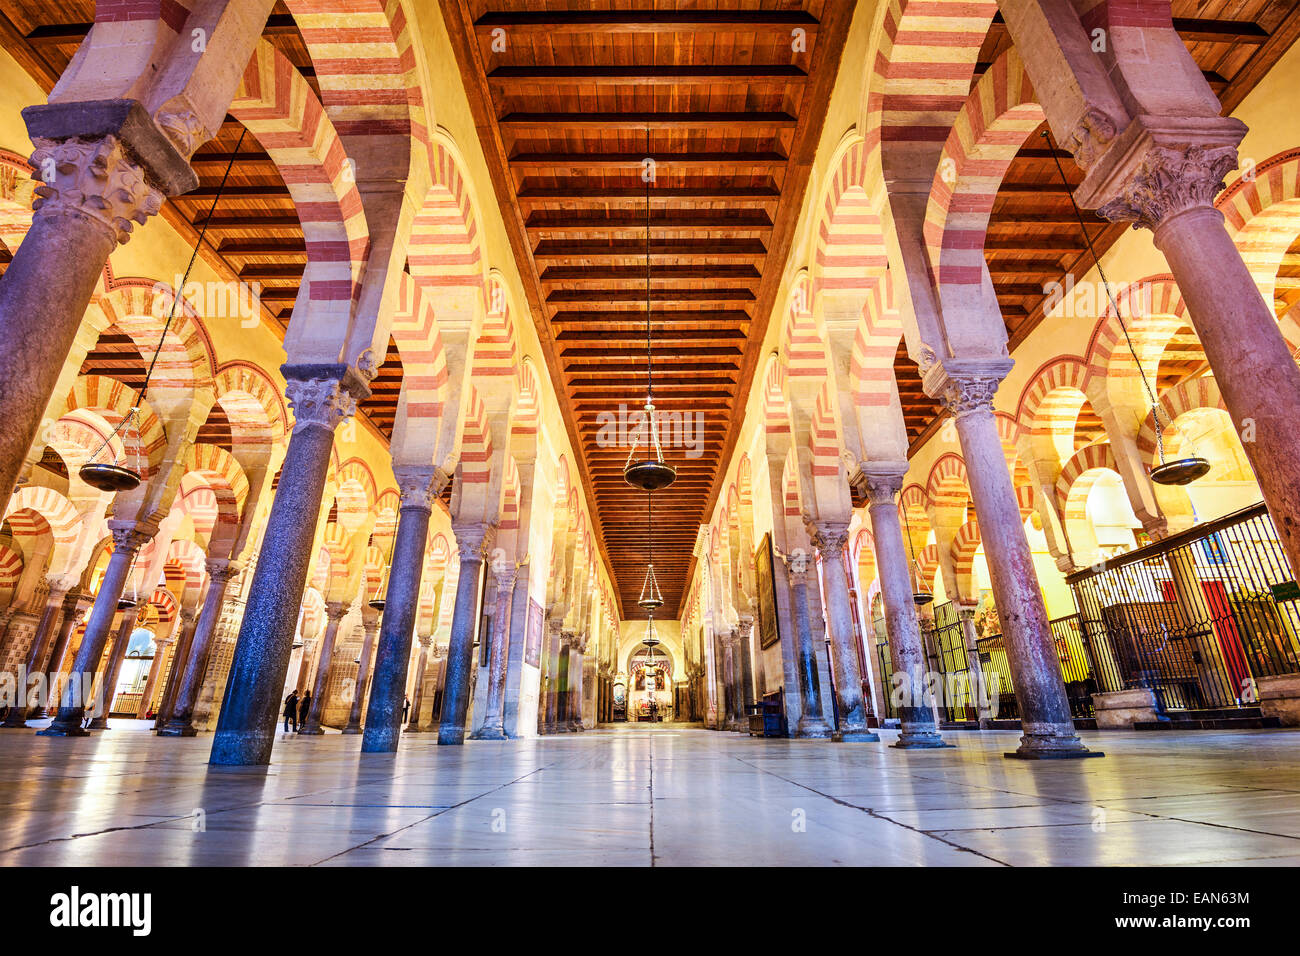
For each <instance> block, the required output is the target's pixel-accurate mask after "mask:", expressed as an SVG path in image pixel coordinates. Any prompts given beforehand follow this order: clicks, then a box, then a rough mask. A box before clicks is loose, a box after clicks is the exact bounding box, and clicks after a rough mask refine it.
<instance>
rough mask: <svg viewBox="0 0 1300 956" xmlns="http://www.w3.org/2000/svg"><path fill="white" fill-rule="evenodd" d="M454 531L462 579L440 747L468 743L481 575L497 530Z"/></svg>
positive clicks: (480, 527) (478, 527) (473, 527)
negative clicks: (484, 560) (471, 679)
mask: <svg viewBox="0 0 1300 956" xmlns="http://www.w3.org/2000/svg"><path fill="white" fill-rule="evenodd" d="M452 531H454V532H455V534H456V547H457V549H458V550H459V552H460V576H459V577H458V578H457V580H456V610H455V612H454V613H453V615H452V619H451V641H450V643H449V644H448V646H447V671H446V678H445V684H446V686H445V689H444V690H443V695H442V721H441V723H440V724H439V726H438V743H440V744H450V745H452V746H458V745H460V744H463V743H464V742H465V718H466V717H467V716H468V714H469V697H470V678H471V676H472V671H473V668H474V627H475V625H476V624H477V621H476V620H475V611H476V610H477V608H478V595H479V575H480V572H481V571H482V569H483V551H484V549H485V548H486V547H487V546H488V544H489V542H490V538H491V535H492V532H493V531H494V529H493V528H492V527H491V526H489V525H486V524H472V525H465V526H463V527H459V528H455V527H453V528H452Z"/></svg>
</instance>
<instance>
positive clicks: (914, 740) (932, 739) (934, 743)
mask: <svg viewBox="0 0 1300 956" xmlns="http://www.w3.org/2000/svg"><path fill="white" fill-rule="evenodd" d="M892 746H893V748H894V749H895V750H943V749H945V748H946V749H952V747H953V745H952V744H950V743H948V742H947V741H945V740H944V739H943V738H942V737H940V736H939V735H938V734H937V733H935V732H934V731H928V732H926V731H922V732H920V733H903V734H902V735H900V736H899V738H898V742H897V743H895V744H893V745H892Z"/></svg>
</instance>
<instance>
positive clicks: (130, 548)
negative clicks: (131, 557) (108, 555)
mask: <svg viewBox="0 0 1300 956" xmlns="http://www.w3.org/2000/svg"><path fill="white" fill-rule="evenodd" d="M110 533H111V534H112V535H113V552H114V553H115V554H116V553H118V552H120V551H126V552H129V553H132V554H134V553H135V552H136V551H139V550H140V549H141V548H143V547H144V546H145V544H146V543H147V542H148V541H149V539H150V538H152V537H153V534H152V533H150V532H148V531H142V530H141V529H139V528H136V527H134V526H132V527H126V528H111V529H110Z"/></svg>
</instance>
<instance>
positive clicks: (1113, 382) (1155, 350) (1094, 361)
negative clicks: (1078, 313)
mask: <svg viewBox="0 0 1300 956" xmlns="http://www.w3.org/2000/svg"><path fill="white" fill-rule="evenodd" d="M1115 297H1116V301H1117V303H1118V305H1119V308H1120V314H1121V315H1122V316H1123V317H1124V325H1125V326H1126V327H1127V328H1128V338H1127V340H1126V338H1125V335H1124V329H1123V328H1121V327H1120V322H1119V318H1118V317H1117V316H1116V314H1115V310H1114V309H1112V308H1111V306H1110V303H1109V302H1106V303H1105V311H1104V312H1102V316H1101V319H1100V320H1099V321H1098V322H1097V327H1096V328H1095V329H1094V330H1093V333H1092V340H1091V342H1089V344H1088V353H1087V359H1086V361H1087V365H1088V376H1089V383H1088V389H1087V392H1088V394H1089V396H1090V398H1091V399H1093V400H1094V405H1096V404H1097V403H1099V402H1101V401H1103V400H1104V401H1107V402H1110V403H1111V404H1113V405H1115V406H1117V407H1133V406H1136V407H1138V408H1145V407H1147V406H1149V405H1150V401H1149V399H1148V398H1147V396H1146V390H1145V388H1144V387H1143V385H1142V373H1143V372H1145V373H1146V376H1147V378H1148V379H1150V380H1152V381H1153V382H1154V381H1155V378H1156V373H1157V371H1158V369H1159V367H1160V357H1161V356H1162V355H1163V354H1164V351H1165V346H1167V345H1168V344H1169V340H1170V339H1172V338H1173V337H1174V334H1175V333H1176V332H1177V331H1178V330H1179V329H1180V328H1182V327H1183V326H1185V325H1188V324H1189V321H1190V320H1189V319H1188V317H1187V306H1186V304H1185V303H1184V302H1183V296H1182V293H1181V292H1180V291H1179V289H1178V284H1177V283H1176V282H1174V277H1173V276H1171V275H1153V276H1147V277H1146V278H1145V279H1139V280H1138V281H1136V282H1133V283H1130V284H1129V285H1126V286H1124V287H1123V288H1121V289H1118V290H1116V296H1115ZM1129 340H1131V341H1132V350H1130V346H1129ZM1133 351H1136V352H1137V354H1138V358H1139V359H1140V360H1141V366H1139V365H1138V361H1137V360H1136V359H1134V358H1133Z"/></svg>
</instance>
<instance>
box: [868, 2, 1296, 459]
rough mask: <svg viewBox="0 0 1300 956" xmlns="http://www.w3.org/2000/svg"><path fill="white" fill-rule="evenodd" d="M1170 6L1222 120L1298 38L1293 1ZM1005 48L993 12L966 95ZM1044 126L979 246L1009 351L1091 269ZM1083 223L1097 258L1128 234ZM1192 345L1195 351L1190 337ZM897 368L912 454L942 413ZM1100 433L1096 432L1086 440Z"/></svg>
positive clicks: (1006, 185) (1291, 286)
mask: <svg viewBox="0 0 1300 956" xmlns="http://www.w3.org/2000/svg"><path fill="white" fill-rule="evenodd" d="M1172 6H1173V14H1174V26H1175V27H1176V28H1177V29H1178V32H1179V34H1180V35H1181V36H1182V38H1183V41H1184V42H1185V43H1186V44H1187V48H1188V50H1189V51H1190V52H1191V54H1192V56H1193V58H1194V59H1195V60H1196V62H1197V64H1198V65H1199V66H1200V67H1201V70H1202V71H1203V73H1204V75H1205V78H1206V80H1207V81H1208V82H1209V84H1210V88H1211V89H1213V90H1214V92H1215V94H1216V95H1217V96H1218V97H1219V100H1220V102H1222V104H1223V111H1224V113H1225V114H1227V113H1230V112H1232V111H1233V110H1234V109H1236V108H1237V107H1238V106H1239V105H1240V104H1241V101H1242V100H1243V99H1245V98H1246V95H1247V94H1248V93H1249V92H1250V91H1251V90H1252V89H1254V88H1255V85H1256V84H1257V83H1258V82H1259V81H1260V80H1261V79H1262V78H1263V77H1264V75H1265V74H1266V73H1267V72H1268V71H1269V70H1270V69H1272V67H1273V65H1274V64H1276V63H1277V61H1278V60H1279V59H1280V58H1281V57H1282V55H1283V54H1284V53H1285V52H1286V51H1287V50H1288V49H1289V48H1290V46H1291V44H1292V43H1293V42H1294V41H1295V39H1296V37H1297V35H1300V3H1298V2H1297V0H1282V2H1278V0H1173V4H1172ZM1010 46H1011V37H1010V34H1009V33H1008V32H1007V28H1006V25H1005V23H1003V21H1002V17H1001V14H999V15H997V16H996V17H995V18H994V20H993V23H992V25H991V26H990V28H989V31H988V34H987V35H986V36H985V38H984V44H983V46H982V47H981V48H980V53H979V59H978V62H977V64H976V67H975V77H974V80H973V81H972V83H971V86H972V88H973V87H974V85H975V82H976V81H978V80H979V78H980V77H981V76H982V75H983V74H984V71H985V70H987V69H988V68H989V67H990V66H991V65H992V64H993V63H994V61H996V60H997V58H998V57H999V56H1000V55H1001V54H1002V53H1003V52H1005V51H1006V50H1007V49H1008V48H1010ZM1046 128H1047V124H1046V123H1044V124H1043V125H1042V126H1041V127H1039V129H1037V130H1035V131H1034V132H1033V134H1032V135H1030V136H1029V137H1028V139H1027V140H1026V141H1025V144H1024V147H1023V148H1022V149H1021V150H1020V152H1019V153H1018V154H1017V156H1016V158H1015V160H1014V161H1013V162H1012V163H1011V166H1010V168H1008V170H1007V172H1006V176H1005V177H1004V178H1003V181H1002V187H1001V189H999V190H998V194H997V198H996V199H995V200H994V205H993V214H992V216H991V217H990V219H989V231H988V239H987V241H986V242H985V245H984V258H985V260H986V261H987V262H988V266H989V272H990V273H991V275H992V278H993V286H994V288H995V289H996V291H997V295H998V302H999V303H1000V304H1001V306H1002V318H1003V321H1004V322H1005V323H1006V327H1007V336H1008V339H1009V341H1008V343H1007V344H1008V347H1009V348H1011V349H1013V350H1014V349H1015V347H1016V346H1017V345H1019V344H1020V343H1021V342H1022V341H1024V339H1025V337H1026V336H1027V335H1028V334H1029V333H1030V332H1032V331H1033V330H1034V328H1035V327H1036V326H1037V325H1038V323H1039V322H1041V321H1042V318H1043V304H1044V302H1045V300H1046V299H1047V295H1046V293H1045V291H1044V289H1045V287H1047V286H1049V284H1050V283H1053V282H1055V283H1061V284H1062V285H1064V283H1065V282H1066V276H1067V275H1073V276H1074V279H1075V280H1076V281H1077V280H1080V279H1082V278H1083V277H1084V276H1085V275H1086V274H1087V272H1088V270H1089V269H1090V268H1091V267H1092V257H1091V255H1090V254H1089V253H1088V252H1087V249H1086V247H1085V245H1084V241H1083V236H1082V234H1081V232H1080V229H1079V223H1078V221H1077V220H1076V219H1075V218H1074V213H1073V210H1072V209H1071V208H1070V199H1069V193H1068V192H1067V190H1066V188H1065V187H1064V186H1063V185H1062V183H1061V177H1060V173H1059V172H1058V171H1057V168H1056V162H1055V159H1056V158H1059V159H1060V161H1061V165H1062V166H1063V167H1064V169H1065V175H1066V178H1067V179H1068V181H1069V183H1070V189H1071V190H1072V189H1073V188H1074V187H1075V186H1077V185H1078V184H1079V182H1080V181H1082V179H1083V174H1082V172H1081V171H1080V170H1079V168H1078V166H1076V165H1075V163H1074V160H1073V158H1072V157H1071V156H1070V154H1069V153H1067V152H1065V151H1064V150H1057V149H1055V148H1054V144H1051V143H1050V142H1048V141H1046V140H1044V139H1043V137H1042V136H1041V135H1040V134H1041V132H1042V131H1043V130H1045V129H1046ZM1258 158H1263V157H1258ZM1083 215H1084V221H1085V228H1086V229H1087V230H1088V235H1089V236H1090V237H1091V238H1092V241H1093V245H1094V247H1095V248H1096V250H1097V254H1098V255H1099V256H1100V255H1104V254H1105V252H1106V250H1107V249H1109V248H1110V247H1111V245H1113V244H1114V242H1115V241H1116V240H1117V239H1118V238H1119V237H1120V236H1121V235H1123V233H1124V232H1125V230H1126V229H1128V228H1129V227H1128V226H1127V224H1124V223H1109V222H1106V221H1104V220H1101V219H1098V218H1097V217H1096V216H1095V215H1094V214H1092V213H1091V212H1088V211H1085V212H1084V214H1083ZM1289 259H1290V257H1289ZM1297 264H1300V263H1297V262H1294V261H1289V262H1288V264H1285V265H1284V266H1283V271H1282V273H1281V275H1280V276H1279V279H1278V288H1277V293H1278V307H1279V309H1282V310H1285V309H1287V308H1289V307H1290V306H1291V305H1292V304H1293V303H1294V302H1295V301H1297V299H1300V289H1298V288H1297V287H1296V282H1297V280H1296V278H1294V277H1292V276H1291V275H1290V274H1289V273H1293V272H1296V271H1297V270H1296V265H1297ZM1093 320H1094V319H1086V320H1085V319H1080V321H1093ZM1189 347H1190V348H1191V349H1193V350H1199V348H1200V345H1199V343H1197V342H1196V341H1195V337H1194V336H1193V337H1192V341H1191V344H1190V346H1189ZM1183 351H1185V350H1183ZM1180 367H1182V368H1183V369H1184V371H1185V372H1186V373H1188V374H1191V373H1193V372H1194V371H1195V370H1196V369H1199V368H1200V367H1202V363H1201V362H1199V361H1196V360H1194V359H1192V358H1185V360H1184V361H1183V362H1182V364H1181V366H1180ZM894 370H895V375H896V377H897V379H898V388H899V393H900V397H901V399H902V402H903V409H904V416H905V419H906V424H907V430H908V436H909V438H910V439H911V441H912V449H913V450H916V449H917V448H919V447H920V446H921V445H922V444H923V443H924V442H925V440H926V439H927V438H929V436H930V435H931V434H933V433H934V432H935V431H936V430H937V428H938V426H939V424H940V421H941V414H940V411H939V408H938V405H937V404H936V403H935V402H934V401H933V400H932V399H930V398H928V397H927V396H926V395H925V393H924V392H923V391H922V389H921V379H920V376H919V374H918V372H917V368H916V364H915V363H914V362H912V360H911V359H910V358H908V356H907V353H906V351H905V350H904V349H903V348H902V347H901V346H900V348H899V351H898V354H897V356H896V357H895V362H894ZM1165 384H1172V382H1167V383H1165ZM1099 428H1100V425H1099V424H1098V425H1097V429H1095V430H1094V429H1089V432H1090V433H1092V432H1095V431H1097V430H1099Z"/></svg>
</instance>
